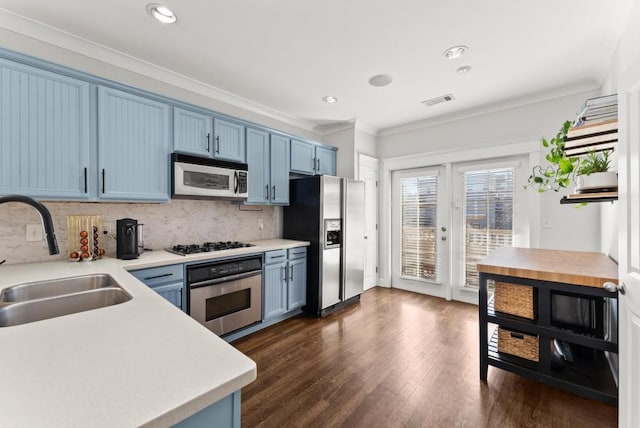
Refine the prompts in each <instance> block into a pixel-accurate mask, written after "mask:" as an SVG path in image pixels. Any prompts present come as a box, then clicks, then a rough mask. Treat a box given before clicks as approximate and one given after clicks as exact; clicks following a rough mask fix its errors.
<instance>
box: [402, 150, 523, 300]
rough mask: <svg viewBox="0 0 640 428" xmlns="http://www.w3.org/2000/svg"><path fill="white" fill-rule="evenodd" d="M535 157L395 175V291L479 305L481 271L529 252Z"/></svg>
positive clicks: (453, 164)
mask: <svg viewBox="0 0 640 428" xmlns="http://www.w3.org/2000/svg"><path fill="white" fill-rule="evenodd" d="M527 165H528V157H527V156H521V157H511V158H508V159H504V158H503V159H493V160H486V161H475V162H464V163H450V164H446V165H443V166H437V167H432V168H422V169H411V170H400V171H394V172H393V174H392V210H391V211H392V228H393V229H392V234H391V244H392V275H391V280H392V286H393V287H396V288H401V289H405V290H409V291H415V292H419V293H424V294H430V295H433V296H438V297H443V298H446V299H454V300H460V301H464V302H468V303H477V302H478V273H477V270H476V263H477V262H478V261H479V260H481V259H482V258H484V257H485V256H487V255H488V254H489V253H491V252H492V251H493V250H494V249H496V248H499V247H504V246H520V247H528V246H529V236H530V225H529V215H528V199H529V198H528V197H527V195H526V194H525V191H524V190H523V185H524V183H525V182H526V178H527V175H526V173H527V171H528V166H527Z"/></svg>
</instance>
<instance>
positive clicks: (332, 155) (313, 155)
mask: <svg viewBox="0 0 640 428" xmlns="http://www.w3.org/2000/svg"><path fill="white" fill-rule="evenodd" d="M291 171H292V172H297V173H299V174H308V175H323V174H327V175H336V149H334V148H331V147H326V146H320V145H317V144H312V143H308V142H306V141H299V140H291Z"/></svg>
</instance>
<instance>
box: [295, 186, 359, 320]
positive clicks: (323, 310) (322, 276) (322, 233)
mask: <svg viewBox="0 0 640 428" xmlns="http://www.w3.org/2000/svg"><path fill="white" fill-rule="evenodd" d="M289 198H290V201H289V206H287V207H284V218H283V236H284V238H287V239H297V240H303V241H310V242H311V245H310V247H309V248H308V251H307V305H306V306H305V307H304V309H305V310H306V311H307V312H309V313H312V314H314V315H317V316H323V315H325V314H327V313H329V312H331V311H333V310H335V309H337V308H339V307H342V306H343V305H346V304H349V303H353V302H357V301H359V300H360V294H361V293H362V290H363V287H364V182H363V181H355V180H350V179H346V178H340V177H333V176H330V175H321V176H313V177H305V178H298V179H294V180H291V182H290V193H289Z"/></svg>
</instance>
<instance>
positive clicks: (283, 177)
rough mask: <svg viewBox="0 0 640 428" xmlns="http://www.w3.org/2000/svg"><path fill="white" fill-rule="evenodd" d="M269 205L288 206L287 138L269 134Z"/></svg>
mask: <svg viewBox="0 0 640 428" xmlns="http://www.w3.org/2000/svg"><path fill="white" fill-rule="evenodd" d="M270 154H271V175H270V177H271V195H270V197H271V203H272V204H279V205H288V204H289V169H290V168H289V138H287V137H284V136H282V135H277V134H271V150H270Z"/></svg>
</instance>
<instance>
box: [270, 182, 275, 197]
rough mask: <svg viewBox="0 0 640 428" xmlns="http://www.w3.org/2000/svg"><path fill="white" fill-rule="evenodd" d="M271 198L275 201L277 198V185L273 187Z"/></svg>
mask: <svg viewBox="0 0 640 428" xmlns="http://www.w3.org/2000/svg"><path fill="white" fill-rule="evenodd" d="M271 197H272V198H273V199H275V198H276V185H275V184H274V185H273V186H271Z"/></svg>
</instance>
